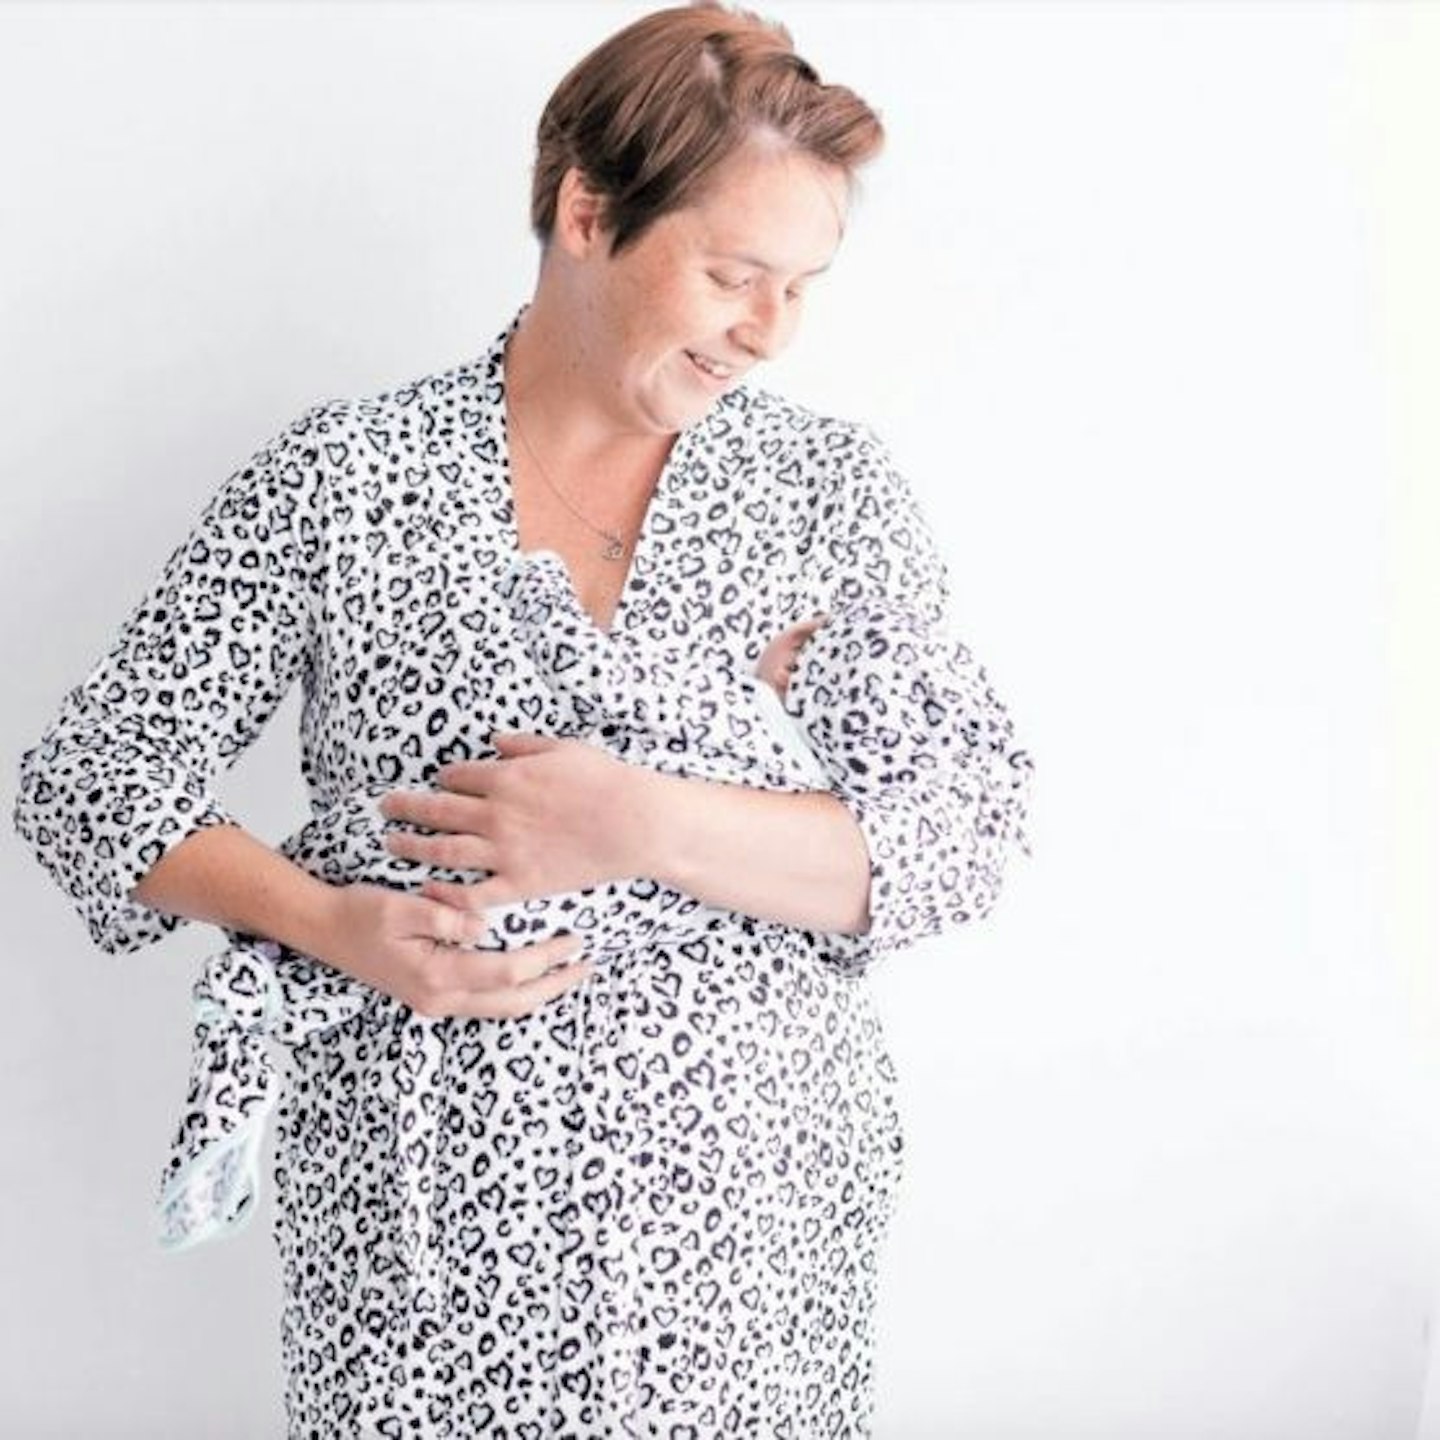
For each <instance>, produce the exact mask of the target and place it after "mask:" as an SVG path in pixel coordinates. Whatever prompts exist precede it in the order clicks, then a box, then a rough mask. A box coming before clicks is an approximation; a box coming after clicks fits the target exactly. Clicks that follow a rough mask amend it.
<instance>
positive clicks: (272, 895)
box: [131, 825, 335, 955]
mask: <svg viewBox="0 0 1440 1440" xmlns="http://www.w3.org/2000/svg"><path fill="white" fill-rule="evenodd" d="M131 894H132V895H133V896H134V898H135V899H136V900H139V901H140V902H141V903H142V904H145V905H149V906H151V907H152V908H154V909H156V910H164V911H166V912H167V913H168V914H171V915H183V916H185V917H186V918H187V919H190V920H206V921H209V922H210V923H211V924H215V925H225V926H229V927H230V928H231V929H234V930H242V931H244V932H245V933H247V934H250V935H260V936H263V937H264V938H266V939H269V940H278V941H280V942H281V943H282V944H285V945H289V946H290V947H291V948H293V949H296V950H300V951H302V952H303V953H305V954H311V955H313V954H316V953H317V950H316V946H317V945H319V944H320V937H321V935H322V934H323V933H324V927H325V925H326V924H327V923H328V920H329V916H330V906H331V902H332V901H333V900H334V898H335V892H334V887H332V886H330V885H327V884H326V883H325V882H324V881H323V880H320V879H318V878H317V877H315V876H314V875H311V874H310V873H309V872H308V871H306V870H303V869H302V868H301V867H300V866H299V865H297V864H295V862H294V861H293V860H289V859H287V858H286V857H285V856H283V855H281V854H279V853H278V852H277V851H275V850H272V849H271V848H270V847H269V846H268V845H266V844H264V842H263V841H260V840H257V839H256V838H255V836H253V835H251V834H250V832H249V831H248V830H243V829H241V828H240V827H239V826H238V825H212V826H208V827H207V828H205V829H203V830H197V831H195V832H194V834H192V835H187V836H186V837H185V839H183V840H182V841H181V842H180V843H179V844H178V845H176V846H175V847H174V849H172V850H169V851H167V852H166V853H165V854H164V855H162V856H161V857H160V859H159V860H158V861H157V862H156V863H155V864H154V865H153V866H152V867H151V869H150V871H149V873H148V874H147V875H146V876H145V878H144V879H143V880H142V881H141V882H140V883H139V884H138V885H137V886H136V887H135V888H134V890H133V891H132V892H131Z"/></svg>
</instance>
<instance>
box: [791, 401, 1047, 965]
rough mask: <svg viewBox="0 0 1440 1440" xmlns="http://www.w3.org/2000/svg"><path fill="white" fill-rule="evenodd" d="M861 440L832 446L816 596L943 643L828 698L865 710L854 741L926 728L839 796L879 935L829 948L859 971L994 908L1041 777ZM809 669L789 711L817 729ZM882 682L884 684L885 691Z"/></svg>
mask: <svg viewBox="0 0 1440 1440" xmlns="http://www.w3.org/2000/svg"><path fill="white" fill-rule="evenodd" d="M851 435H852V438H853V443H852V445H850V446H848V447H847V446H838V447H836V450H837V454H839V455H840V457H841V458H840V460H839V461H838V462H837V463H836V464H835V466H834V469H833V473H832V476H831V477H830V481H829V485H830V488H829V489H828V491H827V493H826V495H825V498H824V499H823V500H822V502H821V513H820V522H819V526H818V535H817V551H816V556H815V559H816V563H817V565H818V566H819V570H820V574H819V577H818V579H819V584H820V588H821V589H822V591H823V592H825V593H826V594H828V595H829V596H830V600H829V603H830V604H831V606H832V607H839V606H843V605H849V604H859V603H862V602H864V601H865V600H867V599H874V600H881V601H888V602H892V603H893V604H894V605H896V606H900V607H903V608H904V611H905V612H906V613H907V614H909V615H913V616H914V617H915V618H916V620H917V621H918V622H919V625H920V626H921V627H923V630H924V632H927V633H929V634H931V635H933V636H934V637H935V638H934V639H933V640H930V641H928V642H925V643H920V639H919V636H912V637H911V643H909V644H908V645H906V644H901V645H899V646H897V647H896V648H894V649H893V650H892V651H891V653H889V654H888V655H887V656H886V663H885V665H884V666H875V665H873V664H872V665H871V666H870V667H869V668H868V670H867V669H866V668H865V667H862V668H861V669H860V670H858V671H857V672H856V673H855V676H854V678H853V681H852V683H851V685H850V686H848V687H847V688H846V693H845V694H844V696H843V697H835V696H832V697H830V698H831V699H832V700H834V699H836V698H843V699H844V700H845V701H846V703H848V704H850V705H851V706H852V707H857V708H860V709H863V710H865V712H866V713H865V715H864V724H863V726H859V725H857V727H856V733H857V734H858V733H859V732H860V731H861V730H862V729H863V730H864V732H865V733H866V734H868V735H870V736H879V737H881V738H882V740H883V738H884V735H885V730H886V725H887V718H894V717H896V716H900V717H905V719H904V721H902V723H908V722H909V721H913V720H914V719H915V718H916V717H917V716H918V717H923V720H924V725H923V728H917V727H916V726H915V725H913V724H911V725H909V728H908V729H907V732H906V734H905V735H904V737H903V738H902V737H901V736H899V735H896V736H895V737H893V739H894V743H893V745H884V744H882V745H881V746H880V747H879V749H878V750H877V752H876V754H877V757H883V756H884V754H885V752H886V751H887V750H888V751H889V754H890V760H891V763H890V764H889V765H888V766H886V767H884V768H883V769H882V770H881V771H880V772H879V773H876V772H873V771H872V772H869V773H866V774H864V775H857V776H854V777H851V778H848V779H847V778H845V777H841V776H837V777H836V781H835V784H834V785H833V786H832V793H834V794H835V795H836V796H837V797H838V798H839V799H840V800H841V801H842V802H843V803H844V804H845V806H846V807H847V809H848V810H849V811H850V813H851V814H852V815H853V817H854V818H855V821H856V823H857V824H858V825H859V827H860V830H861V832H862V834H863V835H864V837H865V842H866V846H867V848H868V850H869V854H870V926H869V929H868V930H867V931H865V932H864V933H863V934H861V935H857V936H843V935H841V936H826V937H825V940H826V943H827V945H829V946H830V947H831V949H832V950H833V951H834V952H835V958H836V959H837V960H839V961H840V962H842V963H846V964H857V963H863V962H865V961H869V960H873V959H874V958H876V957H877V956H878V955H880V954H882V953H884V952H887V951H891V950H895V949H899V948H901V947H904V946H907V945H911V944H914V943H915V942H916V941H918V940H923V939H926V938H928V937H930V936H933V935H936V934H939V933H941V932H942V931H944V930H948V929H950V928H952V927H954V926H956V925H959V924H962V923H964V922H966V921H971V920H975V919H979V918H981V917H982V916H984V915H985V914H987V913H988V912H989V911H990V909H991V908H992V907H993V905H994V904H995V901H996V899H997V898H998V896H999V893H1000V890H1001V888H1002V884H1003V881H1004V877H1005V873H1006V870H1007V867H1008V865H1009V862H1010V860H1011V859H1012V857H1013V854H1014V852H1015V851H1016V850H1019V851H1021V852H1023V853H1024V854H1026V855H1029V854H1030V853H1031V852H1030V844H1029V840H1028V837H1027V835H1026V831H1025V822H1026V817H1027V815H1028V812H1029V804H1030V788H1031V775H1032V772H1033V769H1034V766H1033V763H1032V761H1031V758H1030V756H1029V754H1028V753H1027V752H1026V751H1025V750H1024V749H1022V748H1021V746H1020V744H1019V741H1018V739H1017V736H1016V731H1015V726H1014V723H1013V721H1012V719H1011V717H1010V714H1009V712H1008V709H1007V707H1006V706H1005V704H1004V703H1003V702H1002V701H1001V699H1000V698H999V696H998V695H997V694H996V693H995V691H994V689H993V687H992V686H991V684H990V682H989V679H988V677H987V675H986V672H985V670H984V667H983V666H982V665H980V663H979V662H978V661H977V660H976V658H975V656H974V655H973V654H972V652H971V651H970V650H969V649H968V647H966V646H965V645H964V644H961V643H960V642H958V641H955V640H953V639H950V638H948V636H946V630H947V627H948V625H949V620H950V616H949V592H948V584H947V577H946V573H945V566H944V562H943V561H942V560H941V558H940V555H939V552H938V550H937V549H936V546H935V542H934V538H933V536H932V534H931V532H930V528H929V525H928V523H927V522H926V520H925V517H924V515H923V513H922V511H921V509H920V507H919V504H918V502H917V501H916V499H915V497H914V495H913V493H912V492H911V490H910V487H909V485H908V484H907V482H906V481H905V479H904V477H903V476H902V475H901V474H900V472H899V471H898V470H897V469H896V467H895V465H894V463H893V462H892V460H891V459H890V457H889V455H888V453H887V452H886V450H885V448H884V446H883V445H882V444H881V443H880V442H879V441H878V440H877V439H876V438H875V436H874V435H873V434H871V433H870V432H869V431H867V430H865V429H863V428H862V427H853V429H852V430H851ZM942 637H944V638H942ZM902 638H903V637H902ZM805 664H806V660H805V652H804V650H803V649H802V650H801V652H800V657H799V665H798V668H797V671H796V674H795V676H794V677H793V679H792V682H791V695H790V697H789V700H788V703H789V704H790V708H791V710H792V713H795V712H797V711H799V712H800V714H799V717H798V718H801V720H802V724H806V725H807V726H813V725H814V724H816V723H817V722H818V721H819V720H820V717H819V716H818V715H817V714H808V715H807V714H805V713H804V708H805V706H806V705H807V704H809V705H810V707H811V708H812V710H813V708H814V706H815V703H816V702H815V697H813V696H812V697H809V698H808V700H807V689H808V684H807V677H806V674H805ZM882 675H883V676H884V677H885V679H886V684H883V685H882V684H877V683H876V681H877V679H878V678H879V677H880V676H882ZM821 699H822V700H823V699H824V697H821ZM887 701H888V703H889V706H890V711H891V715H890V717H887V715H886V713H885V710H886V705H887ZM821 748H822V749H823V748H826V747H824V746H822V747H821ZM901 760H903V761H904V763H897V762H899V761H901ZM882 782H883V783H882Z"/></svg>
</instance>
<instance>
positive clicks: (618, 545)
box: [510, 396, 625, 560]
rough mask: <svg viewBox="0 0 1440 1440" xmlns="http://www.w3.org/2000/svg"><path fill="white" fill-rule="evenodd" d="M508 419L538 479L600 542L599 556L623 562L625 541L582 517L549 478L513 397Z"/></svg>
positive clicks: (614, 533) (587, 518) (567, 497)
mask: <svg viewBox="0 0 1440 1440" xmlns="http://www.w3.org/2000/svg"><path fill="white" fill-rule="evenodd" d="M510 418H511V419H512V420H513V421H514V422H515V433H516V434H517V435H518V436H519V437H520V443H521V444H522V445H523V446H524V447H525V453H526V454H527V455H529V457H530V459H531V460H532V461H533V462H534V465H535V469H536V470H537V471H538V472H539V475H540V478H541V479H542V480H543V481H544V482H545V483H546V485H548V486H549V487H550V490H551V492H552V493H553V494H554V495H555V497H556V498H557V499H558V500H559V501H560V503H561V504H562V505H563V506H564V507H565V508H566V509H567V510H568V511H569V512H570V513H571V514H572V515H573V516H574V517H575V518H576V519H577V520H578V521H579V522H580V523H581V524H582V525H584V526H585V527H586V528H587V529H589V530H593V531H594V532H595V533H596V534H597V535H598V536H600V538H601V539H602V540H604V542H605V545H604V548H603V549H601V551H600V556H601V558H602V559H605V560H623V559H624V558H625V541H624V540H623V539H622V538H621V536H620V534H619V532H618V531H615V530H606V529H604V528H603V527H602V526H600V525H597V524H596V523H595V522H594V521H593V520H591V519H590V518H589V516H587V515H582V514H581V513H580V511H579V510H577V509H576V508H575V506H574V504H573V503H572V502H571V500H570V497H569V496H568V495H566V494H565V492H564V491H563V490H561V488H560V487H559V486H558V485H557V484H556V483H555V482H554V481H553V480H552V479H551V478H550V476H549V474H548V472H547V471H546V469H545V467H544V466H543V465H542V464H541V463H540V457H539V456H538V455H537V454H536V453H535V447H534V446H533V445H531V443H530V441H529V440H528V439H527V438H526V435H525V429H524V427H523V426H522V425H521V424H520V412H519V411H518V410H517V409H516V407H515V400H514V397H513V396H512V397H510Z"/></svg>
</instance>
